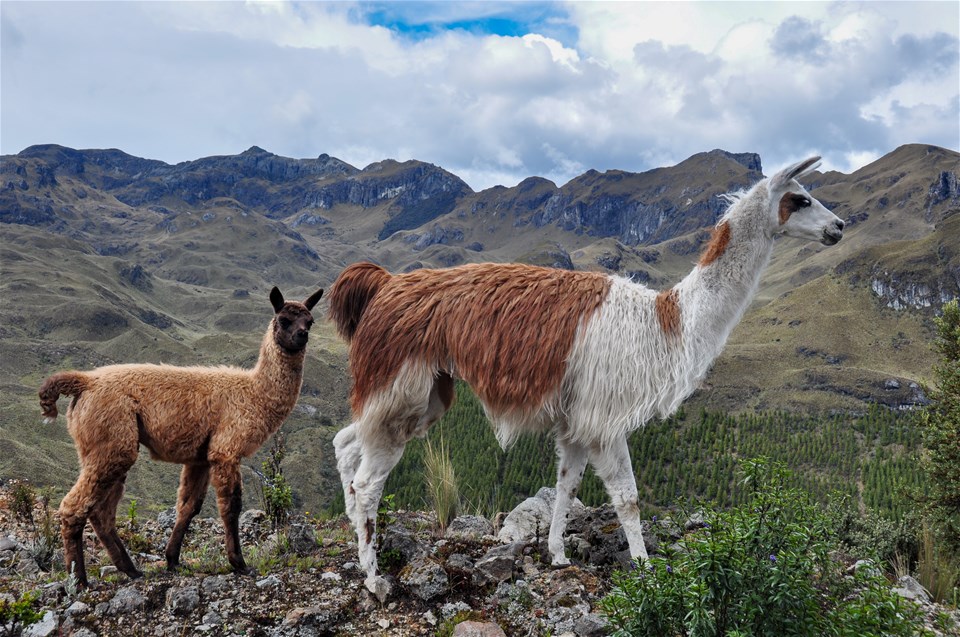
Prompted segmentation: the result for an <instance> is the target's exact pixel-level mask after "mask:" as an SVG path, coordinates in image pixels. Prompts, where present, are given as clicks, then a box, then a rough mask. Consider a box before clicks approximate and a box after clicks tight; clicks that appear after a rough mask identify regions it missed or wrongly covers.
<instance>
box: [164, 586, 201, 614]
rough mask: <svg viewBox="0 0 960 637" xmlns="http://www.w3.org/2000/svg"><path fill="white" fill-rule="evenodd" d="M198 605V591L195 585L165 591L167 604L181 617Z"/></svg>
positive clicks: (171, 610)
mask: <svg viewBox="0 0 960 637" xmlns="http://www.w3.org/2000/svg"><path fill="white" fill-rule="evenodd" d="M199 605H200V592H199V591H198V589H197V587H196V586H185V587H184V588H171V589H169V590H168V591H167V606H168V607H169V608H170V612H172V613H173V614H174V615H178V616H180V617H183V616H184V615H189V614H190V613H192V612H193V611H194V610H195V609H196V608H197V606H199Z"/></svg>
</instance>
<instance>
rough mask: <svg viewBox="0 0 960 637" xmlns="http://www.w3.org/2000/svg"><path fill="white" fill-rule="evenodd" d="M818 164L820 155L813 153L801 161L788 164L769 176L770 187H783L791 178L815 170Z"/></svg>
mask: <svg viewBox="0 0 960 637" xmlns="http://www.w3.org/2000/svg"><path fill="white" fill-rule="evenodd" d="M819 165H820V156H819V155H814V156H813V157H810V158H808V159H804V160H803V161H801V162H797V163H796V164H794V165H793V166H788V167H787V168H784V169H783V170H781V171H780V172H778V173H777V174H776V175H774V176H773V177H771V178H770V187H771V188H773V189H778V188H783V187H785V186H786V185H787V184H789V183H790V182H791V181H792V180H793V179H797V178H799V177H802V176H803V175H806V174H807V173H809V172H812V171H814V170H816V169H817V167H818V166H819Z"/></svg>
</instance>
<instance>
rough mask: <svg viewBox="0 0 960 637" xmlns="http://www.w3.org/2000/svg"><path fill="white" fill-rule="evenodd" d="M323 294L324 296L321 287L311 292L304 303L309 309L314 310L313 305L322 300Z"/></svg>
mask: <svg viewBox="0 0 960 637" xmlns="http://www.w3.org/2000/svg"><path fill="white" fill-rule="evenodd" d="M321 296H323V289H319V290H317V291H316V292H314V293H313V294H311V295H310V296H309V297H307V300H306V301H304V302H303V304H304V305H306V306H307V309H308V310H312V309H313V306H314V305H316V304H317V301H319V300H320V297H321Z"/></svg>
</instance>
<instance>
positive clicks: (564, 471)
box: [547, 438, 587, 566]
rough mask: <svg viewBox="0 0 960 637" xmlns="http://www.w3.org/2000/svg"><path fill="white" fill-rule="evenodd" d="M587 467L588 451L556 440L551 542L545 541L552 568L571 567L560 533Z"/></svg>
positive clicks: (580, 446) (561, 533)
mask: <svg viewBox="0 0 960 637" xmlns="http://www.w3.org/2000/svg"><path fill="white" fill-rule="evenodd" d="M586 466H587V450H586V449H585V448H584V447H583V446H582V445H579V444H576V443H571V442H564V441H562V440H561V439H559V438H558V439H557V499H556V501H555V502H554V505H553V519H552V520H551V522H550V538H549V540H548V541H547V547H548V548H549V550H550V557H551V560H552V561H551V563H552V564H553V565H554V566H566V565H567V564H569V563H570V560H569V559H567V555H566V551H564V547H563V532H564V531H565V530H566V528H567V515H568V514H569V512H570V505H571V504H572V503H573V500H574V499H576V497H577V489H578V488H580V481H581V480H582V479H583V470H584V469H585V468H586Z"/></svg>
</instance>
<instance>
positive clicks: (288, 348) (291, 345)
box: [270, 288, 323, 354]
mask: <svg viewBox="0 0 960 637" xmlns="http://www.w3.org/2000/svg"><path fill="white" fill-rule="evenodd" d="M322 294H323V290H317V291H316V292H314V293H313V294H311V295H310V296H309V297H308V298H307V299H306V300H305V301H304V302H303V303H298V302H296V301H284V300H283V294H281V293H280V290H278V289H277V288H273V290H271V291H270V303H271V304H272V305H273V311H274V312H276V313H277V315H276V316H275V317H274V318H273V339H274V342H276V344H277V345H278V346H279V347H280V349H282V350H284V351H285V352H287V353H288V354H296V353H298V352H302V351H303V350H304V348H306V346H307V341H308V340H309V338H310V328H311V327H312V326H313V315H312V314H310V310H312V309H313V306H314V305H316V303H317V301H319V300H320V296H321V295H322Z"/></svg>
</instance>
